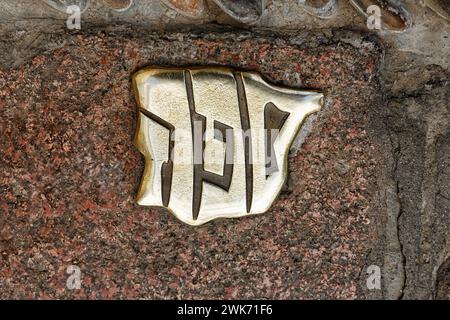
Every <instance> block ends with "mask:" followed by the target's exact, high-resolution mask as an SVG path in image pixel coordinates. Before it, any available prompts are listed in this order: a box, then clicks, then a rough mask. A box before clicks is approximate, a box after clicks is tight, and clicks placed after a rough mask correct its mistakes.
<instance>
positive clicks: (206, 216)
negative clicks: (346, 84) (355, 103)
mask: <svg viewBox="0 0 450 320" xmlns="http://www.w3.org/2000/svg"><path fill="white" fill-rule="evenodd" d="M133 82H134V88H135V95H136V100H137V102H138V109H139V116H138V126H137V131H136V135H135V145H136V147H137V148H138V149H139V151H140V152H141V153H142V154H143V155H144V157H145V169H144V173H143V177H142V181H141V185H140V188H139V191H138V195H137V199H136V201H137V203H138V204H139V205H144V206H162V207H165V208H167V209H169V210H170V211H171V212H172V213H173V214H174V215H175V216H176V217H177V218H178V219H180V220H181V221H183V222H185V223H187V224H190V225H201V224H203V223H206V222H208V221H210V220H213V219H217V218H236V217H242V216H247V215H253V214H259V213H264V212H266V211H267V210H268V209H269V208H270V206H271V205H272V203H273V202H274V200H275V199H276V197H277V195H278V194H279V192H280V190H281V188H282V186H283V184H284V183H285V180H286V177H287V156H288V153H289V148H290V146H291V143H292V141H293V140H294V138H295V136H296V135H297V133H298V131H299V129H300V127H301V125H302V123H303V120H304V119H305V118H306V117H307V116H308V115H310V114H312V113H314V112H317V111H319V110H320V108H321V105H322V101H323V95H322V94H321V93H319V92H314V91H305V90H293V89H286V88H280V87H276V86H273V85H270V84H268V83H267V82H266V81H264V80H263V79H262V78H261V77H260V76H259V75H258V74H256V73H252V72H240V71H235V70H232V69H228V68H186V69H172V68H146V69H144V70H141V71H139V72H137V73H136V74H135V75H134V77H133Z"/></svg>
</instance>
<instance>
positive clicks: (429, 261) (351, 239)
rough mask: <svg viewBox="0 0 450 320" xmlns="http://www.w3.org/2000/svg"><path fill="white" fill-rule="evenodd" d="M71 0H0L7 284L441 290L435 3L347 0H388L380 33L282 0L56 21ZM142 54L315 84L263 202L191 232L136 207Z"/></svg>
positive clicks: (105, 9) (443, 141)
mask: <svg viewBox="0 0 450 320" xmlns="http://www.w3.org/2000/svg"><path fill="white" fill-rule="evenodd" d="M50 2H51V1H50ZM73 3H78V4H80V3H81V2H80V1H75V0H74V1H53V6H49V5H48V4H47V3H46V1H44V0H43V1H31V0H20V1H17V0H14V1H13V0H5V1H2V3H1V4H0V115H1V117H0V124H1V125H0V130H1V131H0V133H1V135H2V137H3V138H2V139H1V140H0V154H1V159H0V168H1V172H0V194H1V198H0V251H1V256H0V289H1V290H0V292H1V296H2V297H3V298H8V297H10V298H29V297H40V298H54V297H58V298H70V297H79V298H142V297H143V298H205V297H209V298H366V299H373V298H389V299H417V298H423V299H432V298H439V299H448V297H449V287H450V284H449V276H448V274H449V272H448V270H449V249H450V248H449V212H450V210H449V208H450V204H449V198H450V190H449V175H450V173H449V162H450V149H449V143H448V141H449V132H450V130H449V103H448V101H449V59H448V55H449V49H450V48H449V47H450V42H449V41H448V36H449V32H450V27H449V19H448V10H447V9H446V8H448V7H446V6H445V3H446V1H406V0H405V1H354V4H356V5H358V4H359V6H360V8H363V9H365V7H364V5H367V4H377V5H380V7H381V8H382V9H383V10H384V11H383V15H382V17H383V19H384V20H383V23H384V24H385V25H384V30H378V31H376V30H375V31H372V30H369V29H368V28H367V24H366V22H367V17H366V16H364V15H362V14H361V12H360V11H358V10H357V9H355V7H354V6H352V5H351V4H350V2H349V1H306V2H305V3H303V2H299V1H288V0H280V1H275V0H272V1H261V3H260V2H259V1H248V2H245V3H247V4H248V3H250V5H247V4H244V5H242V6H234V7H233V6H230V5H229V3H227V1H206V2H203V1H193V2H191V4H195V5H193V6H182V5H180V4H179V3H182V2H179V3H177V1H170V0H165V1H135V3H133V4H132V5H131V6H130V7H129V8H128V9H126V10H122V9H121V8H125V7H127V1H106V0H102V1H100V0H99V1H91V2H90V5H89V6H88V7H87V8H86V10H85V11H84V13H83V15H82V29H81V30H78V31H77V30H75V31H69V30H67V28H66V25H65V23H66V19H67V13H66V12H64V10H62V11H60V9H61V8H64V5H67V4H73ZM327 4H328V6H325V7H323V6H324V5H327ZM447 5H448V4H447ZM59 6H62V7H59ZM149 64H163V65H177V66H182V65H190V64H198V65H211V64H213V65H227V66H233V67H236V68H241V69H248V70H256V71H258V72H261V73H262V74H263V75H264V76H265V77H266V78H267V79H269V80H270V81H272V82H274V83H276V84H280V85H287V86H293V87H306V88H313V89H320V90H324V91H325V93H326V108H325V109H324V110H323V111H322V112H321V113H320V114H319V115H317V116H315V117H313V118H312V119H310V120H309V121H308V125H307V126H306V129H305V130H303V131H302V132H301V134H300V135H299V138H298V141H297V143H296V144H295V145H294V149H293V150H292V152H291V156H290V163H289V165H290V172H289V180H288V183H287V185H286V187H285V189H284V191H283V193H282V194H281V196H280V198H279V200H278V201H277V202H276V203H275V204H274V206H273V208H272V209H271V211H270V212H268V213H266V214H264V215H262V216H258V217H255V218H248V219H240V220H237V221H229V220H224V221H217V222H213V223H211V224H208V225H206V226H205V227H201V228H191V227H187V226H184V225H181V224H180V223H179V222H178V221H177V220H175V219H174V218H173V217H172V216H170V215H169V214H168V213H167V212H165V211H164V210H153V209H148V208H141V207H137V206H136V205H134V204H133V196H134V195H135V192H136V190H137V185H138V183H139V178H140V175H141V172H142V166H143V164H142V159H141V156H140V155H139V153H138V152H137V151H136V150H135V149H134V147H133V146H132V143H131V139H132V135H133V131H134V128H135V119H136V110H135V101H134V98H133V96H132V90H131V83H130V79H131V74H132V73H133V72H135V71H137V70H139V69H140V68H142V67H143V66H145V65H149ZM71 264H76V265H79V266H80V267H81V269H82V272H83V287H82V290H80V291H70V290H67V288H66V287H65V279H66V277H67V275H66V273H65V270H66V268H67V266H68V265H71ZM370 265H377V266H380V267H381V268H382V275H383V279H382V289H381V290H368V289H367V287H366V279H367V274H366V270H367V267H368V266H370Z"/></svg>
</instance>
